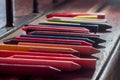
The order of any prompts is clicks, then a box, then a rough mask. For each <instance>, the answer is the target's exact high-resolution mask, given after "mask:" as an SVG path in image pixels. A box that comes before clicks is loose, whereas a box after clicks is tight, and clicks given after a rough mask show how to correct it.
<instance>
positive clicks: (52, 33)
mask: <svg viewBox="0 0 120 80" xmlns="http://www.w3.org/2000/svg"><path fill="white" fill-rule="evenodd" d="M28 34H31V35H32V34H47V35H62V36H64V35H67V36H75V37H80V36H85V37H86V36H91V37H100V35H98V34H93V33H73V32H55V31H32V32H29V33H28Z"/></svg>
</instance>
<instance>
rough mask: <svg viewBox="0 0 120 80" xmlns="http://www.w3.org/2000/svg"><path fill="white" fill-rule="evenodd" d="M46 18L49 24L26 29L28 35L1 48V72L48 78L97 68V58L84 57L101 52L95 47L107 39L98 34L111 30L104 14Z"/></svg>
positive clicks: (23, 28) (29, 26)
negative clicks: (56, 74) (51, 75)
mask: <svg viewBox="0 0 120 80" xmlns="http://www.w3.org/2000/svg"><path fill="white" fill-rule="evenodd" d="M46 17H47V21H45V22H42V23H39V24H38V25H25V26H23V27H22V30H23V31H25V32H26V34H24V35H20V36H16V37H14V38H11V39H7V40H5V41H4V45H0V57H1V58H0V72H1V73H8V74H9V73H10V74H21V75H44V76H45V75H50V74H55V73H60V72H64V71H74V70H79V69H81V68H88V69H95V66H96V59H95V58H87V57H85V58H83V57H81V55H87V56H91V55H92V54H96V53H99V52H100V50H99V49H97V48H96V47H95V46H97V45H99V44H100V43H103V42H105V40H104V39H101V38H100V35H98V34H95V33H96V31H97V32H104V31H106V29H109V28H111V26H110V25H108V24H107V23H106V20H105V15H104V14H87V13H84V14H83V13H81V14H78V13H76V14H73V13H71V14H61V13H57V14H49V15H47V16H46ZM97 18H100V19H97ZM96 29H97V30H96ZM93 32H95V33H93ZM21 70H22V71H21Z"/></svg>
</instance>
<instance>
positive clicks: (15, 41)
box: [4, 37, 92, 46]
mask: <svg viewBox="0 0 120 80" xmlns="http://www.w3.org/2000/svg"><path fill="white" fill-rule="evenodd" d="M18 42H31V43H53V44H56V43H57V44H68V45H86V46H92V44H91V43H89V42H86V41H83V40H69V39H68V40H67V39H50V38H33V37H15V38H12V39H8V40H5V41H4V44H18Z"/></svg>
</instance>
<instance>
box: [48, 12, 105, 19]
mask: <svg viewBox="0 0 120 80" xmlns="http://www.w3.org/2000/svg"><path fill="white" fill-rule="evenodd" d="M75 16H97V18H98V19H105V14H97V13H52V14H48V15H47V16H46V17H47V18H51V17H75Z"/></svg>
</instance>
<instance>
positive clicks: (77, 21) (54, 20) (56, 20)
mask: <svg viewBox="0 0 120 80" xmlns="http://www.w3.org/2000/svg"><path fill="white" fill-rule="evenodd" d="M47 21H50V22H62V23H76V24H93V25H99V27H101V28H103V27H105V28H111V26H110V25H109V24H107V23H91V22H81V21H79V20H70V19H56V18H55V19H48V20H47Z"/></svg>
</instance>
